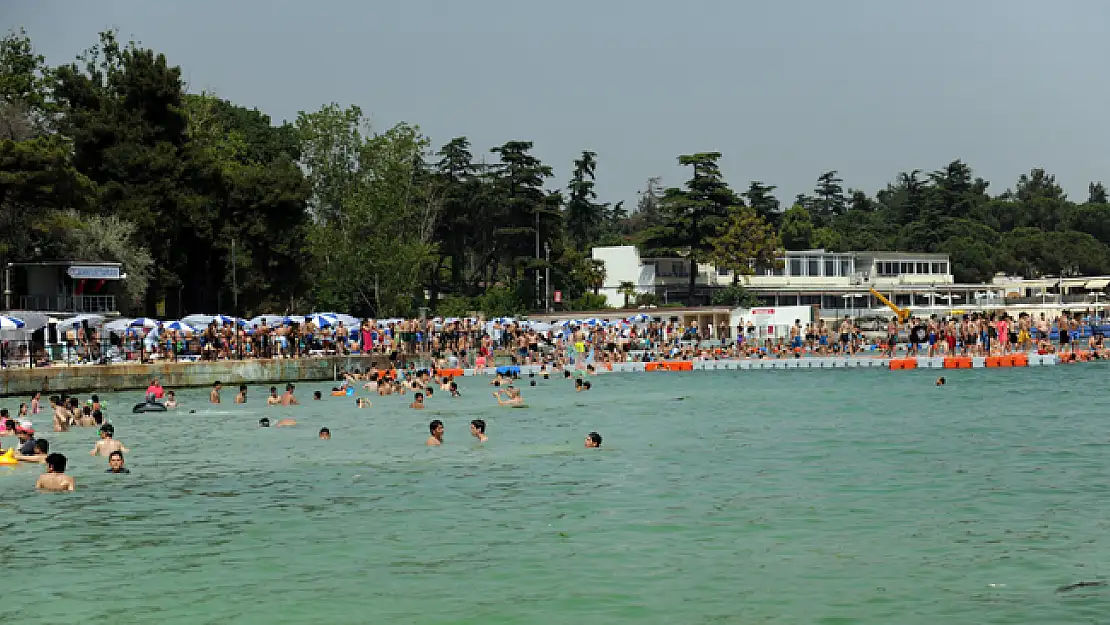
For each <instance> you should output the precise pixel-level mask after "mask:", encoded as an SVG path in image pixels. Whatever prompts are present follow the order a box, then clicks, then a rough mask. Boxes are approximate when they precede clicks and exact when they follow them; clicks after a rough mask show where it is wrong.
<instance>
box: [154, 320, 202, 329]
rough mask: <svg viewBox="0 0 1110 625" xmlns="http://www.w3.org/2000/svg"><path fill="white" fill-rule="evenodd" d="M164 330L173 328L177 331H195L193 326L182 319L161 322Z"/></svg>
mask: <svg viewBox="0 0 1110 625" xmlns="http://www.w3.org/2000/svg"><path fill="white" fill-rule="evenodd" d="M162 327H163V328H164V329H166V330H174V331H177V332H195V331H196V330H195V329H194V328H193V326H191V325H189V324H187V323H185V322H184V321H170V322H169V323H164V324H162Z"/></svg>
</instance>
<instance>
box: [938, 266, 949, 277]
mask: <svg viewBox="0 0 1110 625" xmlns="http://www.w3.org/2000/svg"><path fill="white" fill-rule="evenodd" d="M938 273H940V274H942V275H948V263H941V264H940V271H939V272H938Z"/></svg>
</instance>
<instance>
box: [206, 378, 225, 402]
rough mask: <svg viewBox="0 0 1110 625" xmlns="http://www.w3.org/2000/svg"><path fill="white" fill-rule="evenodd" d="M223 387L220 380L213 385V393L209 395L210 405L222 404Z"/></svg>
mask: <svg viewBox="0 0 1110 625" xmlns="http://www.w3.org/2000/svg"><path fill="white" fill-rule="evenodd" d="M223 387H224V385H223V384H220V382H219V380H217V381H216V383H215V384H213V385H212V392H211V393H209V394H208V403H210V404H218V403H220V389H222V388H223Z"/></svg>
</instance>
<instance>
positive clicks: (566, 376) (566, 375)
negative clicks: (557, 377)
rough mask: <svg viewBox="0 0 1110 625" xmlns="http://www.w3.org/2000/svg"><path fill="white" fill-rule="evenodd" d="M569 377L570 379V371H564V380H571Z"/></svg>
mask: <svg viewBox="0 0 1110 625" xmlns="http://www.w3.org/2000/svg"><path fill="white" fill-rule="evenodd" d="M569 377H570V371H566V370H564V371H563V378H569Z"/></svg>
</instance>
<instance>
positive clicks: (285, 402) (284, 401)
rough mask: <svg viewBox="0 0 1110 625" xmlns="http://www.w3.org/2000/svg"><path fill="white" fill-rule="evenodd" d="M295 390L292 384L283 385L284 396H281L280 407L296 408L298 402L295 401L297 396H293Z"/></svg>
mask: <svg viewBox="0 0 1110 625" xmlns="http://www.w3.org/2000/svg"><path fill="white" fill-rule="evenodd" d="M295 388H297V387H295V386H293V385H292V384H286V385H285V394H284V395H282V396H281V405H282V406H296V405H298V404H300V402H298V401H297V396H296V395H294V394H293V390H294V389H295Z"/></svg>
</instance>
